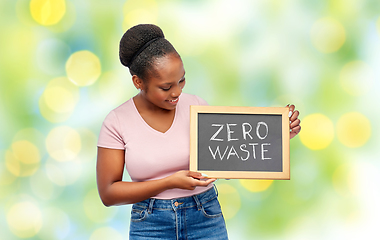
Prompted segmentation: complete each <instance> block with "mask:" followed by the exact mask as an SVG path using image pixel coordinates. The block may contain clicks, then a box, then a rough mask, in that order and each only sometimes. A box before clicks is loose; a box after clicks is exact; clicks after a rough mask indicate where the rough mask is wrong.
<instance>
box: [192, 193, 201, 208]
mask: <svg viewBox="0 0 380 240" xmlns="http://www.w3.org/2000/svg"><path fill="white" fill-rule="evenodd" d="M193 198H194V201H195V202H196V203H197V208H198V211H200V210H201V209H202V204H201V203H200V202H199V199H198V197H197V195H194V196H193Z"/></svg>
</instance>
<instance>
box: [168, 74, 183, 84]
mask: <svg viewBox="0 0 380 240" xmlns="http://www.w3.org/2000/svg"><path fill="white" fill-rule="evenodd" d="M183 79H185V74H183V76H182V77H181V78H180V79H179V80H178V81H182V80H183ZM171 84H172V83H171V82H166V83H163V85H171Z"/></svg>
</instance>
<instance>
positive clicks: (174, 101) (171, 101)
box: [169, 98, 179, 103]
mask: <svg viewBox="0 0 380 240" xmlns="http://www.w3.org/2000/svg"><path fill="white" fill-rule="evenodd" d="M178 99H179V98H177V99H174V100H169V102H170V103H177V102H178Z"/></svg>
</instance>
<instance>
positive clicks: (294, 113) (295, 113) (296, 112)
mask: <svg viewBox="0 0 380 240" xmlns="http://www.w3.org/2000/svg"><path fill="white" fill-rule="evenodd" d="M299 115H300V112H298V110H296V111H294V112H293V114H292V116H291V117H290V121H292V122H294V121H295V120H296V119H297V118H298V116H299Z"/></svg>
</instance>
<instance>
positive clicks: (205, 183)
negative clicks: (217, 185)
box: [196, 178, 216, 187]
mask: <svg viewBox="0 0 380 240" xmlns="http://www.w3.org/2000/svg"><path fill="white" fill-rule="evenodd" d="M215 180H216V179H215V178H210V179H207V180H196V181H197V182H196V186H201V187H207V186H208V185H210V184H211V183H213V182H215Z"/></svg>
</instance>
